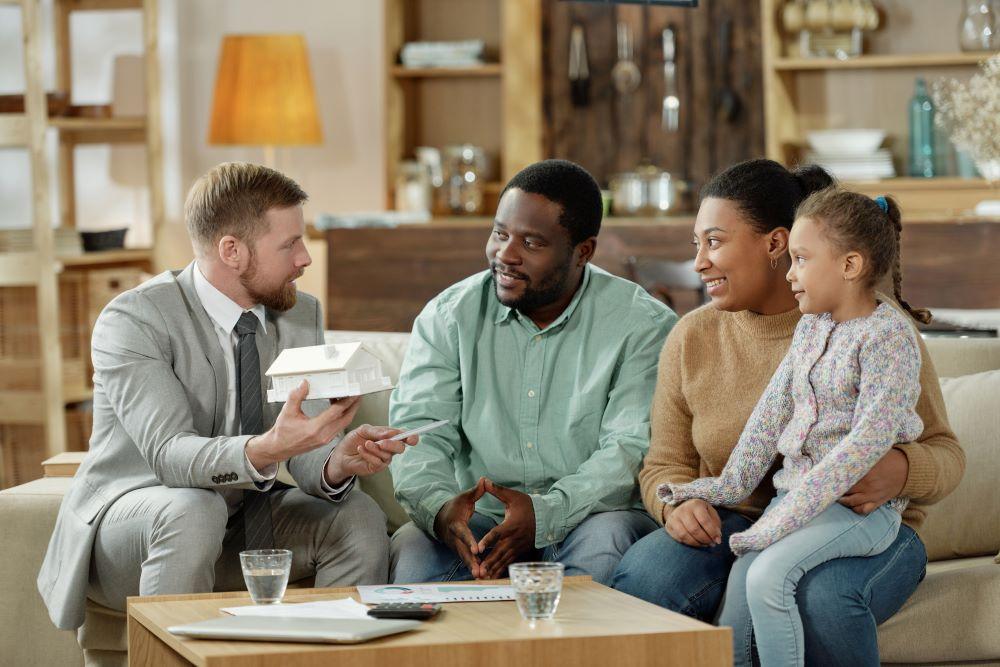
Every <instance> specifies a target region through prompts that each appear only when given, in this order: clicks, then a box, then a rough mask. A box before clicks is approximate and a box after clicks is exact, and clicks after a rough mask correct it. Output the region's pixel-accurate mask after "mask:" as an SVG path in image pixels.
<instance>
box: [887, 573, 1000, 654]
mask: <svg viewBox="0 0 1000 667" xmlns="http://www.w3.org/2000/svg"><path fill="white" fill-rule="evenodd" d="M998 619H1000V566H998V565H996V564H995V563H994V562H993V559H992V558H991V557H989V556H987V557H984V558H965V559H961V560H951V561H943V562H940V563H931V564H929V565H928V566H927V576H926V578H925V579H924V580H923V582H921V584H920V586H918V587H917V590H916V592H915V593H914V594H913V595H912V596H911V597H910V599H909V600H908V601H907V602H906V604H905V605H903V608H902V609H900V610H899V612H898V613H897V614H896V615H894V616H893V617H892V618H890V619H889V620H887V621H886V622H885V623H883V624H882V625H880V626H879V628H878V646H879V655H880V656H881V659H882V661H883V662H887V663H899V662H902V663H932V664H935V665H938V664H942V663H946V662H947V663H951V662H959V661H968V660H996V659H998V658H1000V632H998V630H997V624H998Z"/></svg>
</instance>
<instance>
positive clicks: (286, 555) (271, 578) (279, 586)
mask: <svg viewBox="0 0 1000 667" xmlns="http://www.w3.org/2000/svg"><path fill="white" fill-rule="evenodd" d="M240 565H241V566H242V567H243V579H244V580H245V581H246V582H247V590H248V591H249V592H250V599H251V600H253V601H254V604H276V603H278V602H281V598H283V597H285V587H286V586H288V573H289V572H291V570H292V552H291V551H289V550H288V549H256V550H251V551H241V552H240Z"/></svg>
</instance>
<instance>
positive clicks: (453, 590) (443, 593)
mask: <svg viewBox="0 0 1000 667" xmlns="http://www.w3.org/2000/svg"><path fill="white" fill-rule="evenodd" d="M358 593H359V594H360V595H361V601H362V602H365V603H367V604H379V603H383V602H421V603H423V602H494V601H496V600H513V599H514V589H513V588H511V587H510V586H496V585H492V584H422V585H410V586H358Z"/></svg>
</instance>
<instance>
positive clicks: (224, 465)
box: [38, 263, 336, 630]
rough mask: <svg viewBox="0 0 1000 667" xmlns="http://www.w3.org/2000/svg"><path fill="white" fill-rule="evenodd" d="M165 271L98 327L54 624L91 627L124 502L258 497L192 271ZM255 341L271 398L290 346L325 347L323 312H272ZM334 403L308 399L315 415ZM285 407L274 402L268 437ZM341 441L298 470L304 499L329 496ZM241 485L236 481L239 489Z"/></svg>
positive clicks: (312, 302) (51, 580) (57, 561)
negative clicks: (110, 521) (94, 561)
mask: <svg viewBox="0 0 1000 667" xmlns="http://www.w3.org/2000/svg"><path fill="white" fill-rule="evenodd" d="M195 270H196V269H195V265H194V264H193V263H192V264H190V265H188V267H187V268H186V269H184V270H183V271H179V272H178V271H174V272H166V273H163V274H161V275H159V276H157V277H155V278H153V279H152V280H150V281H148V282H146V283H144V284H142V285H140V286H139V287H137V288H135V289H133V290H129V291H128V292H125V293H124V294H121V295H120V296H118V297H117V298H116V299H115V300H114V301H112V302H111V303H110V304H109V305H108V306H107V307H106V308H105V309H104V312H102V313H101V316H100V317H99V318H98V320H97V323H96V324H95V326H94V334H93V339H92V343H91V346H92V353H93V360H94V431H93V435H92V436H91V439H90V451H89V452H88V453H87V455H86V457H84V460H83V464H82V465H81V466H80V470H79V471H78V472H77V474H76V477H75V478H74V480H73V484H72V486H71V487H70V489H69V491H68V493H67V494H66V496H65V497H64V498H63V502H62V506H61V507H60V508H59V517H58V518H57V520H56V526H55V529H54V531H53V533H52V539H51V541H50V542H49V549H48V552H47V553H46V554H45V560H44V562H43V563H42V567H41V570H40V571H39V573H38V590H39V591H40V592H41V594H42V598H43V599H44V600H45V604H46V606H47V607H48V610H49V616H50V617H51V618H52V622H53V623H55V624H56V626H58V627H59V628H62V629H64V630H71V629H74V628H77V627H79V626H80V625H82V624H83V617H84V603H85V599H86V594H87V584H88V576H89V571H90V558H91V551H92V548H93V544H94V537H95V535H96V533H97V527H98V525H99V524H100V521H101V518H102V517H103V515H104V513H105V511H106V510H107V509H108V507H109V506H110V505H111V504H112V503H113V502H115V500H117V499H118V498H119V497H121V496H122V495H124V494H126V493H128V492H129V491H133V490H135V489H139V488H143V487H148V486H155V485H164V486H168V487H197V488H203V489H223V488H227V487H229V488H233V487H235V488H256V487H255V486H254V484H253V481H252V480H250V479H249V478H246V477H245V476H244V475H242V474H237V473H241V472H242V471H245V470H246V467H245V462H244V457H245V456H246V455H245V453H244V451H243V450H244V445H245V444H246V441H247V440H249V439H250V437H251V436H250V435H243V436H235V437H234V436H226V435H223V434H222V433H221V431H222V429H223V428H224V424H225V405H226V392H227V384H228V379H227V376H226V362H225V357H223V355H224V354H227V353H229V352H228V351H223V349H222V348H221V347H220V345H219V339H218V337H217V336H216V334H215V330H214V329H213V324H212V322H211V320H210V319H209V317H208V314H207V313H206V312H205V309H204V308H203V307H202V305H201V302H200V301H199V299H198V296H197V294H196V292H195V289H194V280H193V271H195ZM266 319H267V335H266V336H257V337H256V339H257V350H258V352H259V353H260V362H261V385H262V386H261V395H262V396H266V395H267V394H266V387H265V386H264V385H265V384H266V378H265V377H264V370H266V369H267V368H268V367H269V366H270V365H271V362H272V361H273V360H274V358H275V357H276V356H277V354H278V352H279V351H280V350H282V349H284V348H287V347H300V346H304V345H319V344H322V343H323V322H322V316H321V313H320V308H319V304H318V302H317V301H316V299H314V298H313V297H311V296H309V295H307V294H302V293H299V296H298V302H297V303H296V305H295V307H294V308H292V309H291V310H289V311H287V312H284V313H273V312H271V311H268V312H267V318H266ZM327 405H329V403H328V402H327V401H306V402H305V403H304V404H303V411H304V412H305V413H306V414H309V415H315V414H317V413H318V412H320V411H321V410H323V409H324V408H325V407H326V406H327ZM280 408H281V404H277V403H265V405H264V415H263V416H264V428H265V429H269V428H270V427H271V426H272V425H273V424H274V420H275V418H276V417H277V415H278V412H279V410H280ZM335 444H336V441H333V442H331V443H329V444H327V445H326V446H324V447H320V448H319V449H316V450H313V451H312V452H309V453H308V454H303V455H301V456H297V457H295V458H293V459H291V460H289V461H288V469H289V472H290V473H291V475H292V477H293V478H294V479H295V481H296V483H297V484H298V486H299V487H300V488H301V489H302V490H303V491H305V492H306V493H309V494H312V495H315V496H319V497H322V498H326V497H327V496H326V495H325V494H324V493H323V491H322V488H321V476H322V474H323V465H324V463H325V461H326V459H327V458H328V457H329V455H330V451H331V450H332V448H333V447H334V446H335ZM229 480H232V481H229Z"/></svg>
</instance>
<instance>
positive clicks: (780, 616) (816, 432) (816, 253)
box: [659, 188, 930, 667]
mask: <svg viewBox="0 0 1000 667" xmlns="http://www.w3.org/2000/svg"><path fill="white" fill-rule="evenodd" d="M900 231H901V225H900V212H899V208H898V206H897V205H896V203H895V202H894V201H893V200H892V199H890V198H887V197H878V198H876V199H874V200H873V199H869V198H868V197H865V196H864V195H860V194H857V193H853V192H846V191H843V190H839V189H836V188H828V189H826V190H823V191H820V192H817V193H815V194H813V195H812V196H810V197H809V198H808V199H806V200H805V201H804V202H803V203H802V205H801V206H800V207H799V210H798V211H797V213H796V222H795V224H794V225H793V227H792V231H791V234H790V237H789V253H790V255H791V259H792V266H791V269H790V270H789V272H788V275H787V276H786V277H787V279H788V281H789V282H790V283H791V284H792V290H793V291H794V293H795V298H796V299H797V300H798V302H799V309H800V310H801V311H802V312H803V313H804V314H805V316H804V317H803V318H802V319H801V320H800V322H799V324H798V327H797V328H796V330H795V335H794V338H793V340H792V345H791V348H790V349H789V352H788V354H787V355H786V357H785V358H784V360H783V361H782V363H781V365H780V366H779V367H778V370H777V371H776V372H775V374H774V376H773V377H772V378H771V382H770V384H769V385H768V387H767V389H766V390H765V392H764V394H763V395H762V396H761V398H760V401H759V402H758V403H757V407H756V408H755V409H754V412H753V414H752V415H751V416H750V419H749V421H748V422H747V424H746V427H745V428H744V431H743V434H742V435H741V436H740V440H739V443H738V444H737V445H736V448H735V450H734V452H733V455H732V456H730V458H729V461H728V463H727V464H726V466H725V467H724V468H723V470H722V473H721V475H720V476H719V477H705V478H701V479H698V480H695V481H693V482H689V483H686V484H664V485H662V486H660V487H659V495H660V498H661V499H662V500H663V501H664V502H665V503H668V504H670V505H678V504H680V503H682V502H684V501H685V500H689V499H691V498H700V499H703V500H705V501H707V502H709V503H711V504H713V505H733V504H736V503H738V502H740V501H742V500H743V499H745V498H746V497H747V496H748V495H750V493H751V492H752V491H753V490H754V489H755V488H756V487H757V485H758V484H759V483H760V481H761V480H762V479H763V478H764V475H765V474H766V473H767V471H768V470H769V469H770V468H771V466H772V464H774V462H775V460H776V459H777V457H778V455H779V454H781V455H782V456H783V457H784V460H783V462H782V467H781V470H779V471H778V472H777V473H776V474H775V475H774V486H775V489H776V490H777V492H778V494H777V496H776V497H775V499H774V500H773V501H772V502H771V503H770V505H768V507H767V509H765V511H764V514H763V516H762V517H761V518H760V520H759V521H757V522H756V523H755V524H754V525H753V526H751V527H750V528H749V529H747V530H745V531H743V532H741V533H736V534H734V535H732V536H731V538H730V542H729V545H730V548H731V549H732V551H733V553H734V554H736V555H737V556H739V558H738V560H737V561H736V563H735V564H734V566H733V569H732V572H731V574H730V578H729V583H728V587H727V591H726V601H725V605H727V606H728V605H731V604H732V605H736V606H737V608H744V609H745V612H746V613H743V614H740V615H739V616H740V617H742V618H745V619H747V620H746V623H745V624H744V627H734V628H733V639H734V645H735V661H736V664H737V665H743V664H750V660H751V643H752V639H755V640H756V646H757V651H758V654H759V657H760V660H761V664H763V665H765V667H766V666H769V665H794V664H798V665H802V664H804V662H805V655H804V649H803V644H804V642H803V636H802V623H801V619H800V617H799V614H798V608H797V606H796V603H795V591H796V587H797V584H798V582H799V580H800V579H801V578H802V576H803V575H804V574H805V573H806V572H808V571H809V570H811V569H812V568H815V567H816V566H818V565H820V564H821V563H824V562H826V561H828V560H831V559H834V558H845V557H852V556H869V555H875V554H878V553H881V552H882V551H883V550H884V549H886V548H887V547H888V546H889V545H890V544H891V543H892V542H893V540H894V539H895V537H896V533H897V531H898V530H899V525H900V514H901V512H902V510H903V509H904V508H905V507H906V503H907V501H906V499H905V498H895V499H893V500H891V501H889V502H888V503H886V504H885V505H883V506H882V507H879V508H877V509H876V510H874V511H873V512H871V513H870V514H868V515H862V514H856V513H855V512H854V511H852V510H850V509H848V508H846V507H844V506H843V505H840V504H838V503H837V500H838V499H839V498H841V497H842V496H843V495H844V493H845V492H846V491H847V490H848V489H850V488H851V487H852V486H853V485H854V484H855V483H856V482H857V481H858V480H860V479H861V478H862V477H863V476H864V475H865V474H866V473H867V472H868V471H869V470H870V469H871V468H872V466H873V465H874V464H875V463H876V462H877V461H878V460H879V459H880V458H882V456H883V455H884V454H885V453H886V452H887V451H888V450H889V449H890V448H891V447H892V446H893V445H894V444H895V443H900V442H909V441H912V440H913V439H915V438H916V437H917V436H918V435H920V433H921V431H922V428H923V425H922V423H921V420H920V418H919V417H918V416H917V414H916V412H915V409H914V408H915V406H916V403H917V398H918V397H919V395H920V383H919V375H920V351H919V348H918V346H917V343H916V339H915V332H914V329H913V327H912V325H911V323H910V322H909V321H908V318H907V317H906V316H905V315H904V314H903V313H902V312H900V311H899V310H897V309H896V308H895V307H894V306H892V305H890V304H888V303H881V302H879V300H878V299H877V297H876V292H875V286H876V284H878V283H879V281H880V280H881V279H882V278H883V277H885V276H886V274H888V273H889V272H890V271H891V272H892V278H893V287H894V292H895V297H896V300H897V301H898V302H899V303H900V305H901V306H902V307H903V308H904V309H905V310H906V311H907V312H908V313H909V314H910V315H911V316H912V317H913V318H914V319H917V320H919V321H921V322H927V321H929V320H930V313H929V312H928V311H926V310H913V309H911V308H910V306H909V305H908V304H907V303H906V302H905V301H903V300H902V298H901V295H900V270H899V234H900ZM722 392H723V388H720V396H721V395H722Z"/></svg>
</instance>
